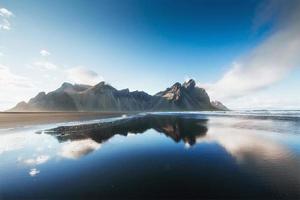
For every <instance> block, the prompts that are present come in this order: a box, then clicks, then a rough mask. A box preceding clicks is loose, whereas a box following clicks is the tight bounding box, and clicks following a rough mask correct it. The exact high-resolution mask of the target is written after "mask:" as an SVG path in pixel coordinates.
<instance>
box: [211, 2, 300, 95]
mask: <svg viewBox="0 0 300 200" xmlns="http://www.w3.org/2000/svg"><path fill="white" fill-rule="evenodd" d="M291 2H292V3H290V6H289V7H288V9H289V10H288V12H287V10H286V9H287V7H284V6H278V5H281V4H282V3H283V4H284V3H285V2H283V1H271V3H270V4H268V6H267V8H268V9H269V10H268V12H271V11H270V8H273V9H275V8H276V11H278V10H277V9H278V8H281V9H282V10H281V11H280V12H281V13H284V14H282V15H280V16H281V19H280V20H279V21H280V25H278V29H277V31H275V32H274V33H273V34H272V35H271V36H270V37H269V38H267V39H266V40H265V41H264V42H263V43H262V44H260V45H259V46H258V47H256V48H255V49H253V51H252V52H251V53H249V54H247V55H245V56H244V57H242V58H239V59H237V61H236V62H234V63H233V64H232V67H231V68H230V69H229V70H228V71H227V72H226V73H225V74H224V75H223V77H222V78H221V79H220V80H218V81H217V82H216V83H214V84H209V85H205V87H206V89H207V90H208V93H209V94H210V95H211V96H212V97H213V98H214V99H220V100H226V99H232V98H235V97H240V96H243V95H247V94H251V93H253V92H255V91H258V90H261V89H264V88H267V87H269V86H271V85H273V84H274V83H276V82H278V81H280V80H282V79H283V78H284V77H286V75H287V74H288V73H289V72H290V71H291V70H292V69H293V68H295V67H298V66H299V65H300V56H299V52H300V23H299V19H300V2H299V1H291ZM275 3H276V6H274V4H275ZM261 12H264V10H261ZM269 16H271V14H268V15H267V16H265V18H264V20H263V21H265V19H267V18H270V17H269Z"/></svg>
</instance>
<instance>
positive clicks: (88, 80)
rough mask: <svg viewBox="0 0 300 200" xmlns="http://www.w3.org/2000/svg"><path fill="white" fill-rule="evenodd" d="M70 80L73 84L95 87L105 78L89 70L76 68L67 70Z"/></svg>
mask: <svg viewBox="0 0 300 200" xmlns="http://www.w3.org/2000/svg"><path fill="white" fill-rule="evenodd" d="M67 76H68V79H69V80H70V81H72V82H75V83H79V84H90V85H95V84H97V83H99V82H100V81H103V78H102V77H101V76H99V75H98V74H97V73H96V72H95V71H93V70H89V69H87V68H85V67H75V68H71V69H68V70H67Z"/></svg>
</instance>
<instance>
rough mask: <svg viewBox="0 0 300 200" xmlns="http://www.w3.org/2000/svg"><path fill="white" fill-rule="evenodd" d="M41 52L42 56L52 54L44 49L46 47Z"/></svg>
mask: <svg viewBox="0 0 300 200" xmlns="http://www.w3.org/2000/svg"><path fill="white" fill-rule="evenodd" d="M40 54H41V55H42V56H50V55H51V54H50V52H49V51H47V50H44V49H43V50H41V51H40Z"/></svg>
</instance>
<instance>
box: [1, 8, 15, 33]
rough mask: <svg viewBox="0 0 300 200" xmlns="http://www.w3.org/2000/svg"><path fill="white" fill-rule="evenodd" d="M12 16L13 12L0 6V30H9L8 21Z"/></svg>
mask: <svg viewBox="0 0 300 200" xmlns="http://www.w3.org/2000/svg"><path fill="white" fill-rule="evenodd" d="M12 16H14V14H13V13H12V12H11V11H9V10H7V9H6V8H0V30H6V31H8V30H10V29H11V24H10V22H9V21H8V19H9V18H10V17H12Z"/></svg>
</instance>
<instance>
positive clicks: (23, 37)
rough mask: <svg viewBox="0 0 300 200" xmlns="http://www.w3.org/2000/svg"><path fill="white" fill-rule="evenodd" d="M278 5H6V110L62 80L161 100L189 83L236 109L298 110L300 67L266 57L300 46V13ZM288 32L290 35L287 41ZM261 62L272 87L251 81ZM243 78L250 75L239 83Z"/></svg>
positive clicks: (65, 0) (169, 0)
mask: <svg viewBox="0 0 300 200" xmlns="http://www.w3.org/2000/svg"><path fill="white" fill-rule="evenodd" d="M278 2H279V1H276V0H275V1H257V0H246V1H240V0H209V1H208V0H189V1H183V0H182V1H176V0H160V1H159V0H152V1H150V0H148V1H146V0H122V1H121V0H103V1H100V0H98V1H96V0H91V1H84V0H51V1H50V0H49V1H46V0H45V1H36V0H24V1H18V0H1V1H0V8H2V15H0V17H1V19H0V20H1V21H0V22H1V25H0V27H2V28H0V66H1V68H0V73H1V72H2V82H1V85H2V86H0V93H1V96H0V97H1V100H0V110H1V109H2V110H3V109H7V108H9V107H11V106H13V105H14V104H15V103H17V102H19V101H21V100H26V101H27V100H28V99H29V98H30V97H32V96H35V95H36V94H37V93H38V92H39V91H46V92H49V91H51V90H54V89H56V88H57V87H59V86H60V85H61V84H62V83H63V82H64V81H68V82H73V83H75V82H76V83H85V84H95V83H97V82H98V81H101V80H105V81H106V82H108V83H110V84H112V85H113V86H115V87H117V88H118V89H123V88H127V87H128V88H129V89H130V90H144V91H146V92H149V93H150V94H154V93H156V92H158V91H160V90H162V89H164V88H166V87H168V86H170V85H171V84H173V83H174V82H183V81H184V80H185V79H187V78H194V79H195V80H196V81H197V83H198V84H199V86H202V87H205V88H206V89H207V91H208V93H209V94H211V96H212V98H213V99H218V100H220V101H222V102H224V103H226V104H227V105H229V106H230V107H233V108H238V109H241V108H242V109H246V108H286V106H287V104H290V105H291V104H292V107H293V108H300V95H298V94H295V93H296V90H297V88H296V85H299V83H300V79H299V78H298V77H299V76H297V75H300V74H299V69H297V67H298V66H299V65H298V64H299V62H298V60H297V59H296V58H295V57H290V56H282V57H280V56H278V60H276V61H274V62H273V63H272V62H270V61H269V60H272V56H270V55H273V54H274V53H273V52H270V53H268V54H267V56H264V55H262V54H263V53H264V52H268V51H266V49H274V48H276V47H277V46H282V45H280V44H281V43H280V41H282V40H284V39H285V38H292V39H294V40H292V41H290V43H291V44H296V45H295V46H296V47H295V48H296V50H298V48H299V46H298V43H297V41H298V39H299V38H298V37H297V36H295V37H293V36H294V32H297V31H298V30H299V29H298V26H297V25H294V24H291V23H286V22H285V21H292V20H291V19H293V20H294V19H295V18H297V17H298V15H296V16H294V15H292V14H286V12H285V11H286V10H287V9H289V10H291V9H290V7H289V6H281V5H280V6H278V4H280V3H278ZM287 2H289V3H287V4H289V5H295V6H293V8H294V9H292V11H291V13H297V11H299V10H298V8H299V6H298V4H297V1H293V0H290V1H287ZM295 2H296V3H295ZM278 7H280V9H279V8H278ZM282 7H283V8H282ZM285 7H287V8H285ZM4 9H5V10H4ZM7 11H8V12H9V13H8V12H7ZM0 14H1V12H0ZM297 19H298V18H297ZM7 23H8V24H7ZM285 30H288V32H289V33H290V32H292V33H293V34H292V33H291V36H290V35H288V36H285V35H284V36H282V35H283V34H282V32H284V31H285ZM290 30H291V31H290ZM297 33H298V32H297ZM277 36H278V37H277ZM272 38H275V39H272ZM276 38H278V39H276ZM268 41H270V42H268ZM274 41H275V42H274ZM277 41H279V42H277ZM295 41H296V42H295ZM265 44H266V45H265ZM268 45H269V46H272V47H273V46H274V48H270V47H269V46H268ZM276 45H277V46H276ZM265 46H267V47H265ZM293 48H294V47H293ZM299 49H300V48H299ZM286 50H290V46H287V47H286ZM282 51H284V50H282ZM291 51H292V52H294V49H292V50H291ZM257 52H258V53H257ZM285 52H286V51H285ZM259 53H260V54H259ZM257 54H259V55H257ZM275 54H276V53H275ZM275 54H274V55H275ZM253 55H254V56H253ZM262 57H266V59H269V60H267V61H265V60H264V61H262V60H261V58H262ZM281 61H282V62H281ZM283 61H284V62H283ZM290 61H291V62H290ZM292 61H293V62H292ZM249 63H251V64H249ZM274 63H275V64H274ZM276 63H280V66H276ZM286 63H287V64H286ZM259 64H262V65H266V67H265V66H263V67H262V69H263V70H262V73H261V74H267V73H268V72H271V75H270V77H271V78H270V79H271V80H268V81H261V82H259V81H258V82H257V80H255V79H253V77H258V78H259V79H260V80H264V78H263V77H259V76H260V75H259V76H257V74H256V73H258V71H259V70H257V69H259V68H260V66H258V65H259ZM285 64H286V66H287V67H285ZM235 68H241V69H238V70H233V69H235ZM1 69H2V71H1ZM273 69H276V70H273ZM277 69H278V70H277ZM232 71H233V72H232ZM253 71H254V72H253ZM274 71H275V72H276V73H275V72H274ZM273 72H274V74H272V73H273ZM228 73H229V74H230V76H228ZM232 74H233V75H232ZM240 74H243V76H244V74H249V76H248V75H247V77H243V78H241V80H238V79H237V78H236V77H240ZM278 74H280V75H281V74H285V75H284V76H282V77H281V76H279V75H278ZM4 75H5V77H6V78H3V77H4ZM266 77H268V75H267V76H266ZM229 79H230V80H229ZM248 79H249V80H250V81H249V80H248ZM298 79H299V80H298ZM233 80H234V81H237V82H238V83H241V84H236V82H234V81H233ZM244 80H246V81H244ZM251 80H252V81H253V82H252V81H251ZM0 81H1V75H0ZM243 82H245V83H243ZM236 85H241V87H238V88H237V87H236ZM224 87H225V89H224ZM231 89H232V90H231ZM229 90H230V91H229ZM283 92H284V93H285V94H286V95H285V96H286V97H285V98H286V99H285V100H284V101H282V95H280V96H278V94H279V93H281V94H282V93H283ZM267 98H269V99H272V101H267V102H266V99H267ZM251 102H252V103H251ZM257 102H259V103H257ZM287 102H288V103H287ZM297 102H299V104H297Z"/></svg>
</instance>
